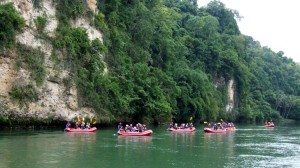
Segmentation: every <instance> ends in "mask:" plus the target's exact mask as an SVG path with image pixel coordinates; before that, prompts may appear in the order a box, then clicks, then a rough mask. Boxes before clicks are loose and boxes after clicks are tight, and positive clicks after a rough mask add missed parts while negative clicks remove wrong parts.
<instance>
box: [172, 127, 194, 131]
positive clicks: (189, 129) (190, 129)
mask: <svg viewBox="0 0 300 168" xmlns="http://www.w3.org/2000/svg"><path fill="white" fill-rule="evenodd" d="M168 130H169V131H171V132H194V131H195V130H196V128H195V127H192V128H184V129H179V128H178V129H175V128H169V129H168Z"/></svg>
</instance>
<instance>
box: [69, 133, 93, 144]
mask: <svg viewBox="0 0 300 168" xmlns="http://www.w3.org/2000/svg"><path fill="white" fill-rule="evenodd" d="M65 135H66V137H67V141H69V142H74V143H77V144H80V143H95V142H96V132H65Z"/></svg>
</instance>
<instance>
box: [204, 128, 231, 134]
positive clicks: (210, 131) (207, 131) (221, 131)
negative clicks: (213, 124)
mask: <svg viewBox="0 0 300 168" xmlns="http://www.w3.org/2000/svg"><path fill="white" fill-rule="evenodd" d="M204 132H206V133H224V132H226V129H217V130H215V129H213V128H204Z"/></svg>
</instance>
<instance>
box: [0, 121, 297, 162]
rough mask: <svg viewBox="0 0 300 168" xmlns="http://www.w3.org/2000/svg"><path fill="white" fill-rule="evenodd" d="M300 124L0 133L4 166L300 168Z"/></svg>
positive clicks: (0, 148)
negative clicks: (128, 133)
mask: <svg viewBox="0 0 300 168" xmlns="http://www.w3.org/2000/svg"><path fill="white" fill-rule="evenodd" d="M299 127H300V125H299V124H289V125H288V124H285V125H278V126H276V127H275V128H265V127H264V126H261V125H237V130H236V131H232V132H227V133H221V134H209V133H204V132H203V126H199V127H197V131H196V132H194V133H170V132H168V131H166V127H153V128H150V126H149V128H148V129H152V130H153V131H154V133H153V134H152V136H148V137H119V136H117V135H116V130H115V129H114V128H98V131H97V132H96V133H66V132H64V131H63V130H62V129H60V130H10V131H7V130H6V131H0V168H148V167H149V168H152V167H153V168H194V167H197V168H200V167H202V168H206V167H207V168H219V167H228V168H231V167H234V168H235V167H237V168H239V167H241V168H244V167H300V141H299V140H300V129H299Z"/></svg>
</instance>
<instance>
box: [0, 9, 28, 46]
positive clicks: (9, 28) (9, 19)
mask: <svg viewBox="0 0 300 168" xmlns="http://www.w3.org/2000/svg"><path fill="white" fill-rule="evenodd" d="M0 18H1V19H0V50H2V49H3V48H10V47H13V45H14V43H15V36H16V32H17V31H20V30H21V29H22V28H23V27H24V25H25V21H24V19H23V18H21V17H20V15H19V14H18V13H17V11H16V10H15V8H14V6H13V4H12V3H8V4H4V5H0Z"/></svg>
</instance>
